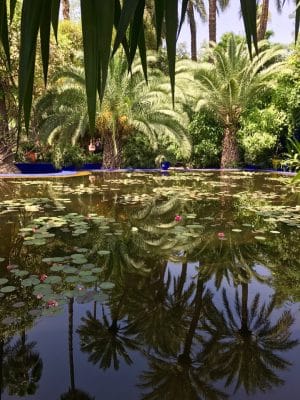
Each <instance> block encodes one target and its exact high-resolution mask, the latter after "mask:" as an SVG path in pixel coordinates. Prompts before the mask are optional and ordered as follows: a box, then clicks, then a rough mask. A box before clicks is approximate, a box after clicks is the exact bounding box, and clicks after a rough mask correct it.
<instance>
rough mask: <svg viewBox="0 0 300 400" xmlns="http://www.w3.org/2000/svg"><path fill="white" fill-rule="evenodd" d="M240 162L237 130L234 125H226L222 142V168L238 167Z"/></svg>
mask: <svg viewBox="0 0 300 400" xmlns="http://www.w3.org/2000/svg"><path fill="white" fill-rule="evenodd" d="M238 163H239V149H238V143H237V139H236V132H235V129H233V127H232V126H226V127H225V130H224V137H223V143H222V157H221V168H232V167H236V166H237V165H238Z"/></svg>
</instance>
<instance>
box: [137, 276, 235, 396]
mask: <svg viewBox="0 0 300 400" xmlns="http://www.w3.org/2000/svg"><path fill="white" fill-rule="evenodd" d="M204 292H205V285H204V280H203V279H202V278H200V276H198V279H197V284H196V288H195V295H194V298H193V300H192V302H191V304H190V305H189V306H187V307H186V315H185V319H184V320H183V319H181V321H182V322H183V321H184V325H185V326H187V328H186V330H185V334H184V335H183V336H182V337H177V340H179V341H180V347H179V349H178V350H179V351H178V352H177V353H175V354H174V353H173V352H166V351H162V349H158V350H157V353H158V355H153V354H151V352H148V354H147V358H148V360H149V366H150V370H149V371H146V372H144V373H143V374H142V376H141V380H142V384H140V385H139V386H140V387H141V388H143V389H150V390H151V391H150V392H148V393H146V394H144V395H143V397H142V399H143V400H159V399H162V398H163V399H165V400H169V399H170V400H171V399H175V400H177V399H178V400H197V399H201V398H205V399H208V400H221V399H226V398H227V396H226V394H225V393H224V392H222V391H220V390H218V389H216V388H215V387H214V386H213V384H212V379H211V377H210V368H211V365H210V363H207V362H206V361H204V360H202V358H201V350H200V351H199V348H200V349H201V346H200V345H198V346H197V351H196V352H194V351H193V350H194V349H193V343H194V339H195V337H196V336H199V332H198V331H199V330H200V329H201V319H202V318H203V315H204V314H205V308H206V305H207V303H208V302H210V301H211V294H210V293H209V292H208V291H206V293H204ZM169 327H170V328H171V325H169ZM172 336H173V335H171V334H170V339H172Z"/></svg>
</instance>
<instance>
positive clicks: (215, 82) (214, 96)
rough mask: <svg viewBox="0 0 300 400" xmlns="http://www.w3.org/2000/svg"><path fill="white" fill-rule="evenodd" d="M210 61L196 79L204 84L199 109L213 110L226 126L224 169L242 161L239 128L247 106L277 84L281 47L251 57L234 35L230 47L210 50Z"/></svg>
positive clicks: (201, 87) (273, 47) (224, 126)
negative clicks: (275, 77)
mask: <svg viewBox="0 0 300 400" xmlns="http://www.w3.org/2000/svg"><path fill="white" fill-rule="evenodd" d="M208 54H209V60H210V62H206V63H203V64H201V67H200V69H199V71H198V72H196V74H195V78H196V80H197V81H198V83H199V85H200V91H201V92H200V96H199V97H200V100H199V102H198V105H197V108H198V109H199V108H201V107H206V108H207V109H209V110H210V111H212V112H213V113H214V114H215V115H216V117H217V118H218V120H219V121H220V123H221V124H222V126H223V129H224V133H223V144H222V157H221V168H228V167H234V166H236V165H237V164H238V163H239V152H238V144H237V137H236V134H237V131H238V127H239V119H240V116H241V115H242V113H243V112H244V111H245V110H246V109H247V107H248V106H249V105H250V104H252V103H253V101H255V99H256V97H257V95H258V94H260V95H261V92H262V91H265V90H266V89H267V88H268V87H270V86H271V85H272V84H274V74H275V73H276V72H278V71H279V70H280V68H281V67H282V65H283V63H282V62H279V61H278V59H279V58H280V57H281V56H282V54H283V51H282V49H281V48H280V47H279V46H272V47H271V48H269V49H265V50H261V52H260V53H259V55H257V56H255V57H254V58H253V59H252V60H250V57H249V54H248V52H247V50H246V48H245V45H244V43H241V44H237V43H236V40H235V38H234V36H233V35H231V36H230V37H229V38H228V41H227V46H226V48H223V47H222V48H221V47H218V46H214V47H213V48H212V49H209V50H208Z"/></svg>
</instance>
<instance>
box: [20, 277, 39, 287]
mask: <svg viewBox="0 0 300 400" xmlns="http://www.w3.org/2000/svg"><path fill="white" fill-rule="evenodd" d="M21 284H22V286H24V287H29V286H35V285H39V284H40V281H39V279H37V278H27V279H23V280H22V283H21Z"/></svg>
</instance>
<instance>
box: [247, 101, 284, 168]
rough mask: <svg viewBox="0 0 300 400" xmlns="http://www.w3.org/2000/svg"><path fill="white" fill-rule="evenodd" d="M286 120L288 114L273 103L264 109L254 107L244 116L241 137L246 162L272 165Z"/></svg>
mask: <svg viewBox="0 0 300 400" xmlns="http://www.w3.org/2000/svg"><path fill="white" fill-rule="evenodd" d="M286 122H287V117H286V114H285V113H284V112H283V111H279V110H277V109H276V108H275V107H274V106H273V105H271V106H269V107H267V108H265V109H263V110H260V109H258V108H254V109H253V110H252V111H250V113H249V114H246V115H245V116H243V118H242V119H241V129H240V130H239V138H240V144H241V147H242V149H243V150H244V160H245V162H246V163H251V164H257V163H261V164H264V165H268V164H269V165H270V162H271V158H272V155H273V154H274V152H276V147H277V144H278V139H279V137H280V134H281V132H282V131H283V129H284V128H285V126H286Z"/></svg>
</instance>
